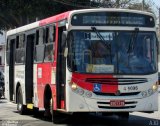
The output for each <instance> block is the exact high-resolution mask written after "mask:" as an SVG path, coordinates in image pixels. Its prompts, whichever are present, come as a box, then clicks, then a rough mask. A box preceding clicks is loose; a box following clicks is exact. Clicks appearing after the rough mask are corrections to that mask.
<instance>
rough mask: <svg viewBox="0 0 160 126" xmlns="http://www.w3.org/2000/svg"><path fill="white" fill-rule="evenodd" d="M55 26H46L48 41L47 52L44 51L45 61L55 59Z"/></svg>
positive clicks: (46, 44)
mask: <svg viewBox="0 0 160 126" xmlns="http://www.w3.org/2000/svg"><path fill="white" fill-rule="evenodd" d="M54 33H55V31H54V26H52V25H51V26H49V27H47V28H46V36H45V37H46V43H45V52H44V55H45V57H44V61H45V62H51V61H53V59H54V57H53V56H54V45H55V41H53V40H54V38H55V36H54Z"/></svg>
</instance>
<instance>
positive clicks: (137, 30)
mask: <svg viewBox="0 0 160 126" xmlns="http://www.w3.org/2000/svg"><path fill="white" fill-rule="evenodd" d="M138 32H139V28H135V30H134V31H133V34H132V36H131V40H130V42H129V47H128V50H127V53H129V54H130V53H131V52H133V50H134V42H135V40H136V39H137V34H138Z"/></svg>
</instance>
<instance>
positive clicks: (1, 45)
mask: <svg viewBox="0 0 160 126" xmlns="http://www.w3.org/2000/svg"><path fill="white" fill-rule="evenodd" d="M4 63H5V32H2V34H0V71H3V72H4Z"/></svg>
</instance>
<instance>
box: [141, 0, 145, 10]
mask: <svg viewBox="0 0 160 126" xmlns="http://www.w3.org/2000/svg"><path fill="white" fill-rule="evenodd" d="M144 6H145V2H144V0H142V11H144Z"/></svg>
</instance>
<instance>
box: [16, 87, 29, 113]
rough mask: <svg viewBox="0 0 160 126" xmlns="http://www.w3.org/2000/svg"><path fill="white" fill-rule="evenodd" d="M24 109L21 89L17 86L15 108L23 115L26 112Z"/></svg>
mask: <svg viewBox="0 0 160 126" xmlns="http://www.w3.org/2000/svg"><path fill="white" fill-rule="evenodd" d="M26 109H27V108H26V106H25V105H23V96H22V89H21V87H19V88H18V91H17V110H18V112H19V113H20V114H21V115H24V114H25V113H26Z"/></svg>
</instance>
